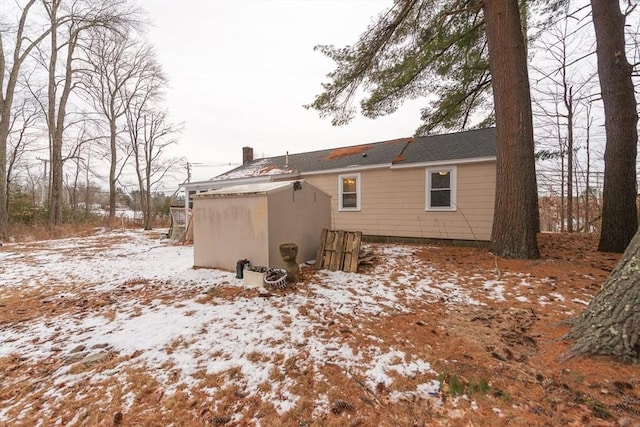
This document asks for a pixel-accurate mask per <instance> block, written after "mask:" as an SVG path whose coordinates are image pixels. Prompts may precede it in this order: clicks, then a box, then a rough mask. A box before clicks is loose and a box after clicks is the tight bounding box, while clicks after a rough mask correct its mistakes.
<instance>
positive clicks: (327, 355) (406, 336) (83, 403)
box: [0, 230, 640, 426]
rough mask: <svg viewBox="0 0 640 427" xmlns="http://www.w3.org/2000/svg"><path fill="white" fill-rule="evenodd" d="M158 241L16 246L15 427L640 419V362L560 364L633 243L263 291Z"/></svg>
mask: <svg viewBox="0 0 640 427" xmlns="http://www.w3.org/2000/svg"><path fill="white" fill-rule="evenodd" d="M161 236H162V235H161V233H157V232H156V233H148V232H147V233H145V232H141V231H106V230H96V232H95V233H94V234H93V235H91V236H87V237H83V238H72V239H61V240H50V241H38V242H31V243H20V244H8V245H5V246H3V247H2V248H0V342H1V343H2V344H1V346H0V384H2V387H1V388H0V425H7V426H20V425H24V426H33V425H43V426H49V425H82V426H94V425H104V426H112V425H123V426H126V425H132V426H133V425H175V426H191V425H227V426H243V425H260V426H273V425H285V426H305V425H310V426H345V425H347V426H349V425H350V426H398V425H400V426H414V425H415V426H421V425H444V426H495V425H550V426H552V425H576V426H578V425H594V426H619V425H620V426H622V425H624V426H637V425H640V370H639V369H638V367H637V366H634V365H628V364H623V363H618V362H616V361H612V360H610V359H605V358H580V359H571V360H569V361H566V362H562V363H561V362H559V358H560V357H561V356H562V355H563V354H564V353H565V352H566V350H567V349H568V346H569V345H570V343H567V342H565V341H563V340H562V337H563V335H564V334H565V333H566V332H567V326H566V321H567V320H570V319H571V318H573V317H575V316H577V315H578V314H579V313H580V312H581V311H582V310H583V309H584V308H585V306H586V304H588V302H589V301H590V300H591V299H592V298H593V296H594V295H595V294H596V293H597V292H598V290H599V289H600V286H601V285H602V283H603V282H604V279H605V278H606V276H607V275H608V273H609V272H610V270H611V269H612V268H613V266H614V265H615V263H616V261H617V260H618V259H619V255H615V254H607V253H598V252H596V251H595V250H594V248H595V247H596V243H597V242H596V240H595V238H594V237H593V236H585V235H566V234H542V235H540V238H539V239H540V247H541V252H542V258H541V259H538V260H533V261H531V260H529V261H522V260H506V259H500V258H496V257H494V256H493V255H492V254H490V253H489V252H487V250H486V249H479V248H470V247H453V246H443V245H438V246H436V245H406V244H367V249H370V250H371V251H372V252H373V253H374V254H375V256H376V259H375V262H374V264H373V265H372V266H369V267H365V268H361V270H360V271H359V272H358V273H357V274H352V273H342V272H329V271H314V270H311V269H304V270H303V281H302V282H301V283H299V284H298V285H297V287H296V288H295V289H289V290H284V291H272V292H270V293H268V294H267V293H265V292H264V291H262V290H260V289H255V288H247V287H245V286H244V284H243V282H242V280H239V279H236V278H235V274H234V273H232V272H227V271H221V270H209V269H193V268H192V267H191V266H192V264H193V250H192V248H191V247H189V246H172V245H171V244H170V242H169V241H167V240H164V239H162V238H161Z"/></svg>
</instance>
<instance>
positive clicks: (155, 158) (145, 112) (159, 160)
mask: <svg viewBox="0 0 640 427" xmlns="http://www.w3.org/2000/svg"><path fill="white" fill-rule="evenodd" d="M148 84H149V85H150V86H151V87H153V86H155V84H156V82H155V81H154V80H152V81H150V82H148ZM152 94H153V92H147V93H146V95H148V96H142V97H138V98H134V99H133V101H132V102H131V103H130V104H129V105H128V107H127V110H126V118H127V129H128V131H129V138H130V140H131V147H132V148H133V152H134V156H133V158H134V160H135V172H136V178H137V181H138V189H139V193H140V203H141V206H142V212H143V217H144V228H145V230H150V229H151V228H152V220H153V201H152V196H153V192H154V191H155V188H156V187H157V186H158V184H159V183H160V182H161V181H162V180H163V179H164V178H165V177H166V176H167V174H169V173H171V172H172V171H173V170H174V169H175V168H176V167H177V166H179V164H180V162H181V160H180V159H176V158H166V157H165V155H166V149H167V147H169V146H170V145H172V144H174V143H175V142H176V140H175V137H176V135H177V134H178V133H179V132H180V131H181V129H182V125H181V124H174V123H169V122H168V120H167V116H166V113H165V112H163V111H159V110H157V109H156V107H155V106H154V103H153V96H152Z"/></svg>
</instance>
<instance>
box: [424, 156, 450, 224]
mask: <svg viewBox="0 0 640 427" xmlns="http://www.w3.org/2000/svg"><path fill="white" fill-rule="evenodd" d="M440 171H447V172H449V173H450V176H451V178H450V183H449V190H450V191H451V198H450V200H449V201H450V206H431V191H432V188H431V174H432V173H435V172H440ZM425 174H426V184H427V185H426V186H425V206H424V210H425V211H429V212H455V211H457V210H458V205H457V183H458V178H457V167H456V166H451V165H448V166H443V167H430V168H427V169H426V172H425Z"/></svg>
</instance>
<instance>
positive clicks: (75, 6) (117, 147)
mask: <svg viewBox="0 0 640 427" xmlns="http://www.w3.org/2000/svg"><path fill="white" fill-rule="evenodd" d="M7 6H8V7H4V6H3V9H2V11H1V12H0V13H1V14H2V15H1V16H0V18H1V19H2V23H3V28H2V31H0V89H1V93H0V239H3V238H7V234H8V212H9V207H10V206H9V204H10V203H11V197H10V196H11V191H12V189H17V181H18V180H19V179H22V181H23V182H22V184H23V186H24V185H25V184H27V185H28V182H29V181H30V180H31V181H33V176H32V175H33V173H32V172H31V171H30V170H29V166H28V164H27V163H26V159H27V158H30V159H32V160H33V158H34V157H35V158H37V159H38V160H40V161H42V162H43V164H44V166H45V171H46V169H47V166H48V167H49V169H48V170H49V173H48V174H47V173H46V172H45V179H44V180H43V183H42V184H41V188H42V191H43V195H44V198H45V199H46V202H45V206H46V207H47V208H48V220H49V223H50V224H51V225H52V226H56V225H59V224H60V223H61V222H62V220H63V206H66V205H69V204H70V205H74V204H77V203H76V201H77V200H76V198H77V195H78V191H79V190H80V189H82V188H84V190H85V191H87V192H88V189H90V188H91V187H92V186H94V183H95V179H96V178H98V177H97V176H96V175H95V174H96V173H97V172H96V167H95V164H106V165H108V170H109V172H108V177H107V179H106V180H107V181H108V183H109V203H108V205H109V219H110V220H113V219H114V217H115V209H116V204H117V203H116V202H117V197H118V189H119V186H120V180H121V178H122V177H123V174H124V173H127V172H130V171H132V172H133V173H134V175H135V177H136V178H135V180H136V184H137V186H136V187H137V188H136V190H137V191H138V192H139V194H140V195H141V197H140V199H141V205H142V208H143V212H144V218H145V228H149V227H150V226H151V219H152V217H153V215H152V209H153V204H152V203H151V200H152V197H153V192H154V188H156V187H157V185H158V183H159V182H160V180H162V178H164V177H165V176H166V174H167V173H170V172H171V170H172V168H173V166H175V164H176V162H177V160H176V159H169V158H167V157H166V154H165V152H166V147H167V146H168V145H170V144H172V143H174V142H175V138H176V136H177V134H178V132H179V131H180V127H181V125H179V124H175V123H171V122H170V121H169V119H168V118H167V113H166V111H165V108H164V105H163V102H164V100H163V88H164V86H165V85H166V83H167V82H166V78H165V76H164V74H163V72H162V67H161V66H160V64H159V63H158V60H157V58H156V55H155V53H154V51H153V48H152V47H151V45H150V44H149V43H148V42H147V41H146V40H145V38H144V31H145V29H146V27H147V25H148V24H147V22H146V18H145V15H144V14H143V13H142V11H140V10H139V9H136V8H135V7H134V5H133V4H132V2H131V1H129V0H24V1H17V2H16V3H15V4H13V5H7ZM43 141H45V143H44V144H43ZM45 190H46V191H45ZM88 203H89V198H88V197H87V198H85V204H88Z"/></svg>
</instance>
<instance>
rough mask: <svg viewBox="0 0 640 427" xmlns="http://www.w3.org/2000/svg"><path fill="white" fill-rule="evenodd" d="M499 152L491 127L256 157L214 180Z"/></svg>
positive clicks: (440, 159) (458, 157) (419, 161)
mask: <svg viewBox="0 0 640 427" xmlns="http://www.w3.org/2000/svg"><path fill="white" fill-rule="evenodd" d="M495 155H496V130H495V128H487V129H479V130H470V131H465V132H457V133H450V134H443V135H431V136H422V137H418V138H415V139H414V138H400V139H394V140H391V141H382V142H375V143H371V144H363V145H354V146H349V147H341V148H334V149H327V150H318V151H310V152H306V153H298V154H289V155H288V156H286V155H284V156H276V157H268V158H264V159H256V160H254V161H253V162H250V163H247V164H244V165H242V166H240V167H238V168H236V169H233V170H231V171H228V172H226V173H224V174H222V175H218V176H217V177H216V178H214V179H215V180H219V179H232V178H246V177H252V176H261V175H276V174H279V173H302V174H304V173H310V172H322V171H329V170H334V169H347V168H351V167H353V168H361V167H371V166H390V165H392V164H396V165H410V164H412V163H425V162H437V161H450V160H457V159H460V160H462V159H474V158H484V157H495Z"/></svg>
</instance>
